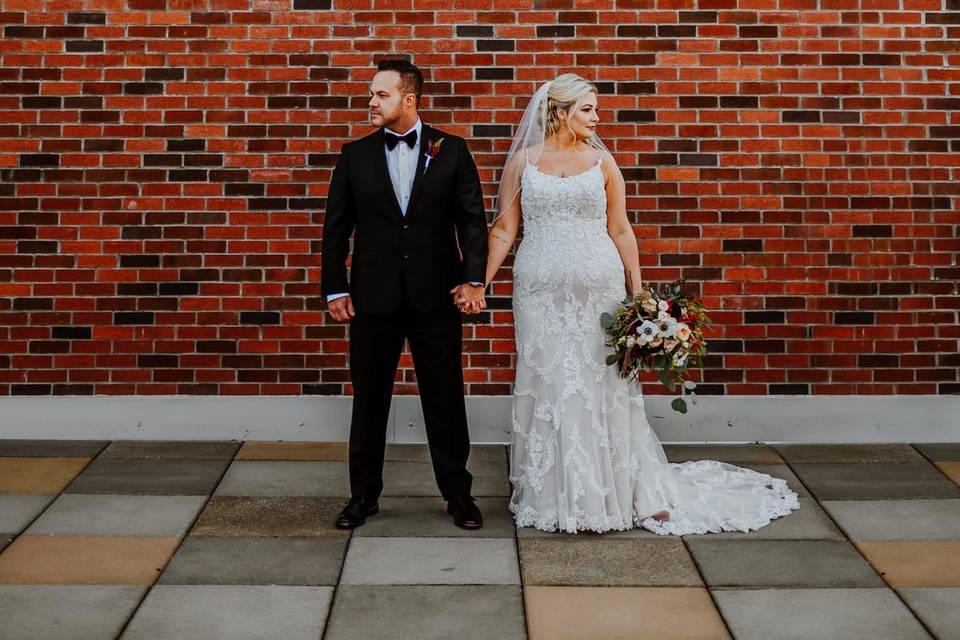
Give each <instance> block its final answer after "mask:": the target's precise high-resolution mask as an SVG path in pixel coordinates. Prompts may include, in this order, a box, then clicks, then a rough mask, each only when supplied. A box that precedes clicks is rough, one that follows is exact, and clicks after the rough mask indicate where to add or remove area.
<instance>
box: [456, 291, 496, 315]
mask: <svg viewBox="0 0 960 640" xmlns="http://www.w3.org/2000/svg"><path fill="white" fill-rule="evenodd" d="M483 292H484V287H482V286H473V285H470V284H461V285H459V286H456V287H454V288H453V289H451V290H450V293H452V294H453V303H454V304H455V305H457V307H459V308H460V311H462V312H463V313H467V314H469V313H479V312H480V311H481V310H483V309H486V308H487V301H486V299H485V298H484V295H483Z"/></svg>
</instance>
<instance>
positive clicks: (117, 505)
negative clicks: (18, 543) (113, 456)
mask: <svg viewBox="0 0 960 640" xmlns="http://www.w3.org/2000/svg"><path fill="white" fill-rule="evenodd" d="M206 499H207V498H206V496H123V495H121V496H113V495H68V494H64V495H61V496H59V497H58V498H57V499H56V500H55V501H54V502H53V504H51V505H50V506H49V507H48V508H47V510H46V511H44V512H43V515H41V516H40V517H39V518H37V519H36V520H35V521H34V522H33V524H31V525H30V528H28V529H27V531H26V533H27V534H30V535H63V536H183V535H185V534H186V532H187V529H189V528H190V525H191V523H193V520H194V518H196V517H197V514H198V513H200V509H202V508H203V503H204V502H206Z"/></svg>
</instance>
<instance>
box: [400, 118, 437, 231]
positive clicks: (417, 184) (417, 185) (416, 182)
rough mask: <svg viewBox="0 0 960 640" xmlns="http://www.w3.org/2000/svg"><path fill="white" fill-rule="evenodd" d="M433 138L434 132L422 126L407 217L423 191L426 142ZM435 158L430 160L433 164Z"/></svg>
mask: <svg viewBox="0 0 960 640" xmlns="http://www.w3.org/2000/svg"><path fill="white" fill-rule="evenodd" d="M433 137H434V131H433V129H431V128H430V127H429V126H427V125H426V124H424V125H423V126H422V127H421V128H420V152H419V153H418V154H417V155H418V157H417V171H416V173H415V174H414V176H413V186H411V187H410V202H408V203H407V215H408V216H409V215H410V214H411V213H412V212H413V205H414V203H415V202H416V201H417V195H419V193H420V190H421V189H423V180H424V169H425V168H426V166H427V162H426V157H427V142H428V141H429V140H431V139H432V138H433ZM435 161H436V158H434V159H433V160H431V162H435Z"/></svg>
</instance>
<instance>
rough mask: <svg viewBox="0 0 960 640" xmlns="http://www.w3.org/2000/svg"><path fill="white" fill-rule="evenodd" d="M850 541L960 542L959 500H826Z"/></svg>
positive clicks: (829, 509) (825, 504) (828, 509)
mask: <svg viewBox="0 0 960 640" xmlns="http://www.w3.org/2000/svg"><path fill="white" fill-rule="evenodd" d="M823 508H824V509H826V510H827V512H828V513H829V514H830V515H831V516H832V517H833V519H834V520H836V522H837V524H839V525H840V527H841V528H842V529H843V530H844V532H845V533H846V534H847V536H848V537H849V538H850V539H851V540H857V541H861V540H863V541H880V540H960V499H956V500H838V501H833V500H825V501H824V502H823Z"/></svg>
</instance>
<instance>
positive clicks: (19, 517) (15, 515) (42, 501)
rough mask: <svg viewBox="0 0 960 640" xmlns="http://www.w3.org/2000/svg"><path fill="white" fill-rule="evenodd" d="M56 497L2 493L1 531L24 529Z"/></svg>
mask: <svg viewBox="0 0 960 640" xmlns="http://www.w3.org/2000/svg"><path fill="white" fill-rule="evenodd" d="M55 497H56V496H53V495H47V494H44V495H34V494H30V495H27V494H17V493H0V531H7V532H11V533H19V532H20V531H23V529H24V528H25V527H26V526H27V525H28V524H30V522H31V521H32V520H33V519H34V518H36V517H37V516H38V515H40V513H41V512H42V511H43V510H44V509H46V508H47V505H48V504H50V503H51V502H53V499H54V498H55Z"/></svg>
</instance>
